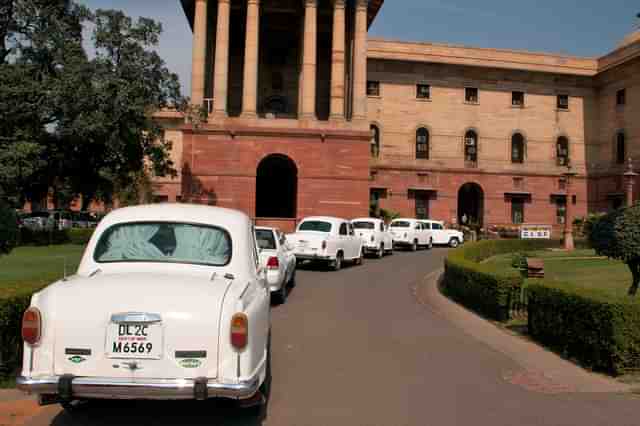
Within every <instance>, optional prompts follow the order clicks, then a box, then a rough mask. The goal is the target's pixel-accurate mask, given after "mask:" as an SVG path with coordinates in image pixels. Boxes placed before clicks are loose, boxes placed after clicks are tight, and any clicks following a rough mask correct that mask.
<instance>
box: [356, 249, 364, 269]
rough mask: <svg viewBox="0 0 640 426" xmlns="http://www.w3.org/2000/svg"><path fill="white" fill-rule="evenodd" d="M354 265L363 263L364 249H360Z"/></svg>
mask: <svg viewBox="0 0 640 426" xmlns="http://www.w3.org/2000/svg"><path fill="white" fill-rule="evenodd" d="M354 263H355V264H356V265H362V264H363V263H364V249H363V248H362V249H360V257H358V258H357V259H356V260H355V262H354Z"/></svg>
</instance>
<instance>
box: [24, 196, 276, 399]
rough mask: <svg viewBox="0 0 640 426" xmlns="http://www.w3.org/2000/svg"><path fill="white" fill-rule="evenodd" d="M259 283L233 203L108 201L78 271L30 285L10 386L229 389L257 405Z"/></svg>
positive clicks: (168, 395)
mask: <svg viewBox="0 0 640 426" xmlns="http://www.w3.org/2000/svg"><path fill="white" fill-rule="evenodd" d="M269 296H270V294H269V287H268V286H267V285H266V279H265V275H264V270H263V268H262V267H261V266H260V262H259V258H258V249H257V245H256V240H255V233H254V229H253V225H252V223H251V220H250V219H249V217H248V216H246V215H245V214H244V213H241V212H238V211H235V210H229V209H222V208H216V207H208V206H194V205H184V204H163V205H161V206H160V205H150V206H139V207H130V208H123V209H120V210H116V211H114V212H112V213H111V214H109V215H108V216H107V217H105V218H104V219H103V220H102V221H101V222H100V224H99V225H98V227H97V229H96V232H95V233H94V234H93V237H92V238H91V240H90V241H89V244H88V246H87V248H86V250H85V252H84V256H83V258H82V261H81V263H80V266H79V268H78V271H77V274H76V275H74V276H70V277H67V278H65V279H62V280H60V281H58V282H56V283H54V284H52V285H50V286H49V287H47V288H45V289H44V290H42V291H41V292H39V293H36V294H34V295H33V297H32V300H31V307H30V308H29V309H28V310H27V311H26V312H25V314H24V317H23V323H22V336H23V339H24V342H25V343H24V362H23V366H22V374H21V376H20V377H19V378H18V379H17V386H18V388H20V389H22V390H24V391H27V392H29V393H33V394H38V395H39V396H40V400H41V402H42V403H53V402H60V403H62V405H63V407H65V409H67V410H73V408H74V407H76V406H77V403H78V402H81V401H83V400H85V399H167V400H173V399H197V400H204V399H207V398H217V397H220V398H230V399H235V400H241V401H242V403H241V405H242V406H245V407H246V406H253V407H256V406H257V407H261V406H262V404H264V401H265V397H264V394H265V393H267V392H268V387H269V383H270V379H269V378H270V355H269V354H270V351H269V347H270V345H269V340H270V338H269V337H270V297H269Z"/></svg>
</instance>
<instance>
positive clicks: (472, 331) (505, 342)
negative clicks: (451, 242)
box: [414, 269, 633, 393]
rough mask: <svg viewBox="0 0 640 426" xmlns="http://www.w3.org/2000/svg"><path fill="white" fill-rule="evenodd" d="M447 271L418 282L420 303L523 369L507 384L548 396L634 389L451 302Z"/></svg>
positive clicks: (507, 377)
mask: <svg viewBox="0 0 640 426" xmlns="http://www.w3.org/2000/svg"><path fill="white" fill-rule="evenodd" d="M443 272H444V270H443V269H440V270H438V271H435V272H433V273H431V274H429V275H428V276H427V277H425V279H424V280H422V282H420V283H418V285H417V287H416V288H415V289H414V293H415V295H416V297H417V299H418V301H419V302H420V303H421V304H422V305H424V306H425V307H427V308H429V309H430V310H432V311H433V312H434V313H436V314H437V315H440V316H441V317H443V318H445V319H446V320H447V321H449V322H451V323H453V324H454V325H455V326H457V327H458V328H460V329H462V330H463V331H464V332H465V333H466V334H468V335H469V336H471V337H473V338H475V339H477V340H479V341H481V342H483V343H484V344H486V345H488V346H489V347H491V348H492V349H494V350H495V351H497V352H500V353H502V354H504V355H506V356H507V357H509V358H510V359H512V360H513V361H514V362H516V363H517V364H518V365H520V366H521V367H522V369H523V371H517V372H505V373H504V377H503V378H504V379H505V380H506V381H509V382H512V383H514V384H519V385H522V386H524V387H526V388H528V389H529V390H532V391H539V392H544V393H573V392H590V393H612V392H613V393H616V392H630V391H632V390H633V387H632V386H630V385H627V384H624V383H620V382H618V381H616V380H614V379H612V378H610V377H607V376H604V375H600V374H596V373H592V372H589V371H587V370H584V369H583V368H581V367H579V366H577V365H576V364H573V363H572V362H570V361H567V360H565V359H563V358H561V357H560V356H558V355H557V354H555V353H553V352H551V351H549V350H547V349H544V348H542V347H541V346H539V345H537V344H535V343H533V342H531V341H529V340H527V339H525V338H523V337H521V336H516V335H512V334H509V333H508V332H506V331H505V330H503V329H501V328H500V327H498V326H496V325H495V324H493V323H491V322H490V321H487V320H485V319H484V318H482V317H480V316H478V315H477V314H475V313H473V312H470V311H468V310H467V309H465V308H463V307H462V306H460V305H458V304H457V303H455V302H453V301H451V300H450V299H448V298H447V297H446V296H444V295H443V294H442V293H441V292H440V288H439V284H440V280H441V278H442V275H443Z"/></svg>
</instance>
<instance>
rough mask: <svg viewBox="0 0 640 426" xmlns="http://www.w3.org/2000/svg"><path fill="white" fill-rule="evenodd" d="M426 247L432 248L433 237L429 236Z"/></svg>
mask: <svg viewBox="0 0 640 426" xmlns="http://www.w3.org/2000/svg"><path fill="white" fill-rule="evenodd" d="M427 248H428V249H429V250H431V249H432V248H433V238H430V239H429V245H428V246H427Z"/></svg>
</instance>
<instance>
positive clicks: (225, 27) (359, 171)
mask: <svg viewBox="0 0 640 426" xmlns="http://www.w3.org/2000/svg"><path fill="white" fill-rule="evenodd" d="M181 3H182V7H183V9H184V11H185V14H186V16H187V18H188V20H189V23H190V24H191V27H192V29H193V71H192V93H191V97H192V102H193V103H195V104H198V105H203V106H204V107H205V108H206V110H207V112H208V118H207V121H206V123H203V124H202V125H201V126H197V127H194V126H192V125H191V124H185V120H184V118H183V117H181V116H180V115H178V114H175V113H171V112H163V113H160V114H158V116H159V117H160V118H162V119H163V121H164V123H165V127H166V135H167V138H168V139H170V140H172V141H173V143H174V152H173V156H174V160H175V162H176V164H177V165H178V166H179V178H178V179H175V180H158V182H157V183H158V191H157V192H158V197H159V200H168V201H175V200H178V201H179V200H185V201H191V202H199V203H209V204H215V205H219V206H225V207H232V208H239V209H241V210H244V211H246V212H247V213H248V214H250V215H251V216H253V217H255V218H256V221H257V222H259V223H261V224H266V223H269V224H276V225H278V226H280V227H282V228H283V229H286V230H289V229H291V228H292V227H293V226H294V224H295V222H296V220H297V219H300V218H302V217H304V216H308V215H315V214H325V215H336V216H342V217H355V216H363V215H367V214H368V213H369V209H370V205H371V204H373V205H374V206H378V207H382V208H385V209H391V210H394V211H398V212H400V213H401V214H402V215H405V216H417V217H431V218H436V219H441V220H445V221H448V222H461V221H462V222H466V223H470V222H475V223H480V224H482V225H484V226H486V225H491V224H495V225H507V224H519V223H535V224H551V225H555V226H556V227H559V226H560V225H561V224H562V223H563V222H564V220H565V207H566V203H567V202H570V203H571V205H572V206H573V207H572V209H571V211H572V215H584V214H586V213H587V212H589V211H600V210H607V209H610V208H614V207H618V206H620V205H621V204H622V203H623V202H624V182H623V173H624V171H625V167H626V163H627V159H628V158H631V157H637V156H638V154H640V152H636V151H637V150H638V147H639V146H640V120H638V118H639V117H640V34H639V33H634V34H632V35H630V36H629V37H628V38H627V39H626V40H625V41H624V42H623V43H622V44H621V45H620V46H619V47H618V48H616V49H615V50H614V51H613V52H611V53H610V54H608V55H606V56H604V57H602V58H577V57H568V56H561V55H553V54H544V53H532V52H524V51H511V50H499V49H480V48H470V47H462V46H451V45H441V44H430V43H418V42H400V41H391V40H380V39H368V37H367V29H368V27H369V26H370V25H371V23H372V22H373V20H374V19H375V18H376V15H377V14H378V13H379V12H380V8H381V6H382V3H383V0H369V1H367V0H181ZM634 118H635V120H634ZM567 174H569V175H570V176H572V177H571V178H570V181H569V184H570V186H569V188H567V177H566V175H567ZM567 198H568V200H567Z"/></svg>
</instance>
